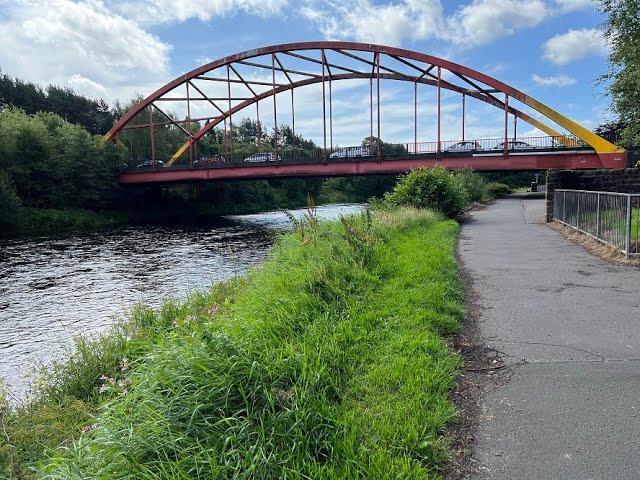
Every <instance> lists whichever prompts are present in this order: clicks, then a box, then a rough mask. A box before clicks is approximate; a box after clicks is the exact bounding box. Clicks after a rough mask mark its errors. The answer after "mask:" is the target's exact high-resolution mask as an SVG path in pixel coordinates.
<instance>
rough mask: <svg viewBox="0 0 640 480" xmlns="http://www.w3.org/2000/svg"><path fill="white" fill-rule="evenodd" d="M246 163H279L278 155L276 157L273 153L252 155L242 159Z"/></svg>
mask: <svg viewBox="0 0 640 480" xmlns="http://www.w3.org/2000/svg"><path fill="white" fill-rule="evenodd" d="M244 161H245V162H248V163H265V162H279V161H280V155H276V154H275V153H273V152H262V153H254V154H253V155H251V156H250V157H247V158H245V159H244Z"/></svg>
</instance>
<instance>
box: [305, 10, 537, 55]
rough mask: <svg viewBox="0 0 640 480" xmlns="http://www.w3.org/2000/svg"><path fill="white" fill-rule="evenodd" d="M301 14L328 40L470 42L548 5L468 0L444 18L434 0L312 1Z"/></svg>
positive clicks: (524, 22)
mask: <svg viewBox="0 0 640 480" xmlns="http://www.w3.org/2000/svg"><path fill="white" fill-rule="evenodd" d="M301 13H302V15H303V16H304V17H305V18H306V19H307V20H310V21H312V22H314V23H316V24H317V25H318V28H319V29H320V31H321V32H322V34H323V35H324V36H325V37H326V38H329V39H341V38H354V39H356V40H359V41H363V42H373V43H383V44H388V45H400V44H402V43H403V42H404V41H405V40H424V39H431V38H435V39H439V40H444V41H447V42H450V43H453V44H456V45H465V46H466V45H468V46H473V45H478V44H483V43H488V42H490V41H492V40H495V39H496V38H500V37H504V36H508V35H512V34H513V33H515V32H516V31H518V30H520V29H523V28H529V27H533V26H535V25H538V24H539V23H540V22H542V21H543V20H544V19H545V18H546V17H547V15H548V10H547V7H546V5H545V3H544V2H543V1H542V0H473V1H472V2H471V3H469V4H467V5H465V6H463V7H461V8H459V9H458V10H457V11H456V12H454V13H453V14H452V15H451V16H449V17H447V16H446V15H445V14H444V10H443V7H442V4H441V2H440V0H402V1H400V2H396V3H385V4H378V3H373V1H372V0H346V1H343V2H340V3H338V2H334V1H333V0H324V1H323V2H321V3H319V2H318V1H313V0H312V1H310V2H309V3H308V4H307V5H306V6H304V7H302V8H301Z"/></svg>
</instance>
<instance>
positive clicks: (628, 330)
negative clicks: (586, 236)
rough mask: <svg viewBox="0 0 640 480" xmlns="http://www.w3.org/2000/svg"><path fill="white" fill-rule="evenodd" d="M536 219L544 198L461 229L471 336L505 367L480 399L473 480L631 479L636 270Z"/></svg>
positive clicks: (638, 314) (639, 282) (639, 444)
mask: <svg viewBox="0 0 640 480" xmlns="http://www.w3.org/2000/svg"><path fill="white" fill-rule="evenodd" d="M543 218H544V200H540V199H527V198H524V199H523V198H508V199H505V200H500V201H498V202H496V203H495V204H493V205H491V206H489V207H488V208H486V209H484V210H479V211H476V212H474V213H473V214H472V216H471V219H470V220H469V221H468V222H467V223H466V224H465V225H463V228H462V231H461V236H460V244H459V256H460V259H461V261H462V262H463V265H464V267H465V268H466V270H467V272H468V273H469V274H470V275H471V277H472V279H473V280H474V282H473V283H474V287H473V288H474V290H475V294H476V297H477V300H478V303H479V306H480V310H481V311H480V318H479V320H478V322H479V324H478V331H479V340H478V341H479V342H480V343H481V344H484V345H486V346H488V347H489V348H490V349H492V350H495V351H496V352H498V355H499V356H500V358H501V359H502V361H503V362H504V367H503V369H502V370H503V371H502V372H501V374H502V376H501V378H502V381H500V382H497V383H493V382H492V383H491V384H490V385H487V386H486V389H485V390H486V391H485V393H484V395H483V398H482V400H481V403H482V408H481V414H480V418H479V427H478V430H477V435H476V446H475V449H474V455H473V461H474V462H476V463H477V465H478V466H479V468H478V469H479V472H480V473H479V474H478V478H491V479H509V480H516V479H518V480H520V479H522V480H526V479H536V480H541V479H572V480H573V479H576V480H588V479H593V480H595V479H625V480H628V479H637V478H640V417H639V414H640V269H638V268H637V267H628V266H618V265H611V264H608V263H606V262H604V261H602V260H600V259H598V258H596V257H594V256H592V255H591V254H589V253H588V252H586V251H585V250H583V249H582V248H581V247H579V246H576V245H573V244H571V243H569V242H568V241H566V240H565V239H564V238H563V237H562V236H561V235H560V234H559V233H558V232H556V231H554V230H552V229H550V228H548V227H547V226H545V225H544V224H543V223H542V222H543Z"/></svg>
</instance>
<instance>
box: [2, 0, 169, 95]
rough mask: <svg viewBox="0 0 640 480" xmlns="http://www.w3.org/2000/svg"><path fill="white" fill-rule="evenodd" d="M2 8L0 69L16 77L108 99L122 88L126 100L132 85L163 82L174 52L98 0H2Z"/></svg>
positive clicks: (120, 91)
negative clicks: (123, 87) (159, 78)
mask: <svg viewBox="0 0 640 480" xmlns="http://www.w3.org/2000/svg"><path fill="white" fill-rule="evenodd" d="M0 6H1V7H2V9H3V13H4V15H3V18H2V19H1V20H0V45H2V48H1V49H0V65H2V68H3V70H4V71H5V72H6V73H8V74H10V75H12V76H17V77H21V78H24V79H25V80H29V81H35V82H38V83H41V84H49V83H54V84H60V85H65V84H67V85H71V86H74V88H79V89H82V90H83V91H85V92H88V91H93V93H94V94H101V95H102V94H105V92H106V93H108V94H111V95H108V97H109V98H110V99H114V98H117V97H116V96H115V95H114V93H122V90H119V89H120V87H121V86H122V85H125V84H126V85H127V87H128V94H127V97H128V96H130V95H131V89H132V88H133V87H132V86H133V85H136V84H138V85H143V86H146V85H148V84H149V83H155V82H156V81H157V78H158V77H162V79H165V78H164V77H165V76H166V73H167V70H168V67H169V57H168V55H169V51H170V48H171V47H170V46H169V45H167V44H166V43H164V42H162V41H160V40H159V39H158V38H156V37H155V36H153V35H151V34H149V33H148V32H146V31H144V30H143V29H142V28H140V27H139V26H138V25H137V24H136V23H135V22H133V21H131V20H128V19H125V18H123V17H121V16H119V15H116V14H114V13H113V12H111V11H110V10H109V9H108V8H107V7H106V6H105V4H104V3H103V2H101V1H99V0H81V1H72V0H48V1H45V0H23V1H20V2H9V1H7V0H0ZM112 88H113V90H112ZM125 98H126V97H125Z"/></svg>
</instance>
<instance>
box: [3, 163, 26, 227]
mask: <svg viewBox="0 0 640 480" xmlns="http://www.w3.org/2000/svg"><path fill="white" fill-rule="evenodd" d="M21 206H22V202H21V201H20V198H19V197H18V194H17V193H16V189H15V186H14V185H13V182H12V181H11V178H10V177H9V175H8V174H7V173H6V172H3V171H2V170H0V232H6V231H10V230H12V229H14V228H15V227H16V225H17V224H18V219H19V215H20V207H21Z"/></svg>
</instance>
